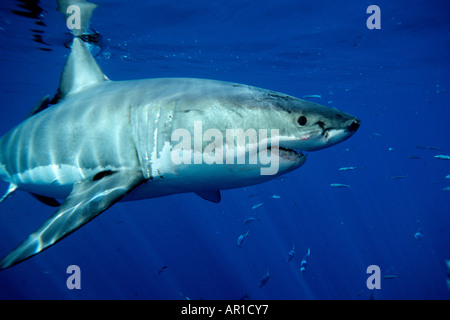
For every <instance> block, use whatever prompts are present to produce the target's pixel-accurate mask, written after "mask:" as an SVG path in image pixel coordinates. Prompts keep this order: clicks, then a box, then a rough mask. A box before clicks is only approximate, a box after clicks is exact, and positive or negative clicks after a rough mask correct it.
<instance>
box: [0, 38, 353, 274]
mask: <svg viewBox="0 0 450 320" xmlns="http://www.w3.org/2000/svg"><path fill="white" fill-rule="evenodd" d="M196 124H200V125H201V128H202V133H203V132H204V133H205V134H206V133H207V132H210V133H211V132H212V133H213V135H212V136H209V139H208V137H206V136H205V135H203V136H200V137H201V138H203V139H202V140H201V142H200V145H199V142H198V141H195V138H196V137H198V136H199V133H198V132H195V130H196ZM359 126H360V120H359V119H357V118H356V117H354V116H351V115H349V114H347V113H344V112H342V111H339V110H337V109H334V108H329V107H325V106H322V105H319V104H316V103H312V102H308V101H305V100H301V99H297V98H295V97H292V96H289V95H285V94H282V93H278V92H274V91H270V90H265V89H260V88H256V87H252V86H248V85H242V84H237V83H230V82H222V81H215V80H206V79H192V78H167V79H144V80H131V81H111V80H109V79H108V77H106V76H105V74H104V73H103V72H102V70H101V69H100V67H99V66H98V64H97V63H96V61H95V59H94V58H93V56H92V55H91V53H90V51H89V50H88V49H87V48H86V46H85V44H84V42H83V41H82V40H81V39H80V38H78V37H75V38H74V40H73V43H72V48H71V53H70V55H69V57H68V59H67V62H66V64H65V66H64V69H63V72H62V74H61V79H60V85H59V89H58V92H57V94H56V95H55V97H53V99H50V97H48V96H46V97H45V98H44V99H42V100H41V101H40V102H39V104H38V105H37V106H36V107H35V108H34V109H33V111H32V112H31V113H30V115H29V117H28V118H27V119H25V120H24V121H23V122H22V123H20V124H19V125H18V126H17V127H15V128H14V129H12V130H11V131H9V132H8V133H7V134H5V135H4V136H3V137H1V138H0V178H1V179H2V180H3V181H6V182H7V183H9V188H8V190H7V191H6V193H5V195H4V196H3V198H2V199H1V200H0V202H1V201H3V200H5V199H6V198H7V197H8V196H9V195H11V194H12V193H13V192H14V191H16V190H23V191H26V192H29V193H31V194H32V195H34V196H35V197H36V198H37V199H39V200H41V201H42V202H44V203H46V204H48V205H51V206H54V207H57V209H56V211H55V213H54V214H53V215H52V216H51V217H50V218H49V219H48V220H46V221H45V222H44V223H43V224H42V226H41V227H40V228H38V229H37V230H36V231H35V232H33V233H32V234H30V235H29V237H28V238H27V239H26V240H25V241H24V242H22V243H21V244H20V245H19V246H18V247H17V248H15V249H14V250H13V251H11V252H10V253H9V254H7V255H6V256H5V257H4V258H3V259H2V260H0V269H5V268H8V267H11V266H13V265H15V264H17V263H19V262H21V261H23V260H25V259H27V258H29V257H31V256H33V255H35V254H37V253H39V252H41V251H42V250H44V249H46V248H48V247H49V246H51V245H53V244H54V243H56V242H57V241H59V240H61V239H62V238H64V237H65V236H67V235H69V234H70V233H72V232H73V231H75V230H77V229H78V228H80V227H81V226H82V225H84V224H86V223H87V222H89V221H90V220H92V219H93V218H95V217H96V216H97V215H99V214H100V213H102V212H103V211H105V210H106V209H108V208H109V207H111V206H112V205H113V204H115V203H116V202H118V201H122V200H123V201H128V200H137V199H146V198H153V197H159V196H165V195H170V194H175V193H187V192H194V193H197V194H198V195H200V196H202V197H203V198H205V199H207V200H210V201H213V202H219V201H220V190H224V189H231V188H239V187H243V186H248V185H253V184H257V183H261V182H265V181H268V180H271V179H273V178H275V177H277V176H280V175H283V174H286V173H287V172H290V171H292V170H294V169H296V168H298V167H300V166H302V165H303V164H304V163H305V160H306V156H305V155H304V154H303V153H302V151H314V150H319V149H323V148H326V147H329V146H332V145H335V144H337V143H339V142H342V141H344V140H346V139H347V138H349V137H350V136H351V135H353V134H354V133H355V132H356V130H357V129H358V128H359ZM197 127H198V126H197ZM208 130H209V131H208ZM230 130H234V133H235V134H236V132H237V133H241V134H242V133H244V135H245V137H244V139H243V140H242V139H241V140H240V141H241V142H242V143H243V144H242V143H241V144H240V145H239V144H237V143H236V144H235V143H230V141H226V142H225V143H219V142H220V141H217V140H218V137H220V136H222V137H227V134H229V132H230ZM264 130H265V131H267V132H269V133H271V134H272V135H270V134H269V135H267V136H264V143H261V142H262V140H261V139H260V140H259V141H256V142H255V141H254V139H253V140H252V139H251V137H250V133H252V132H255V133H257V134H260V133H261V132H263V131H264ZM177 132H178V133H180V132H181V133H184V134H186V133H187V134H188V138H186V135H183V134H178V135H175V133H177ZM174 137H175V138H174ZM269 137H270V139H269ZM240 138H242V137H239V136H238V135H235V136H234V137H233V140H232V141H236V140H239V139H240ZM275 138H276V139H275ZM183 139H184V140H183ZM186 139H189V141H186ZM273 141H276V143H274V142H273ZM180 145H181V147H180ZM208 148H209V149H208ZM222 151H223V152H222ZM230 151H231V152H232V153H230ZM199 153H204V154H206V153H208V154H209V155H210V156H211V154H212V155H213V156H214V160H215V161H214V162H213V163H211V161H210V162H209V163H207V162H206V161H195V159H196V158H195V157H196V156H198V155H199ZM174 154H175V155H176V156H177V157H182V159H185V160H186V159H188V160H192V161H184V162H181V163H180V161H174ZM230 154H231V156H230ZM251 154H253V155H256V156H261V157H260V158H258V157H255V159H257V160H258V161H256V162H253V163H250V162H249V161H239V159H238V158H239V156H244V158H241V160H242V159H249V157H250V155H251ZM263 156H265V157H266V158H269V159H271V160H272V161H273V162H276V163H277V168H276V169H277V170H276V171H275V172H273V173H272V174H261V172H262V171H261V169H263V168H267V166H268V164H267V162H266V163H263V162H262V161H260V159H263ZM245 157H247V158H245ZM197 159H198V158H197ZM201 159H203V158H201ZM56 199H59V200H62V202H61V204H60V202H59V201H58V200H56Z"/></svg>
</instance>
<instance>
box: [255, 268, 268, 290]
mask: <svg viewBox="0 0 450 320" xmlns="http://www.w3.org/2000/svg"><path fill="white" fill-rule="evenodd" d="M269 278H270V274H269V269H267V273H266V274H265V275H264V276H263V277H262V278H261V280H259V283H258V287H260V288H262V287H263V286H264V285H265V284H266V283H267V281H268V280H269Z"/></svg>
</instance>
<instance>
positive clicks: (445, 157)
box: [434, 154, 450, 160]
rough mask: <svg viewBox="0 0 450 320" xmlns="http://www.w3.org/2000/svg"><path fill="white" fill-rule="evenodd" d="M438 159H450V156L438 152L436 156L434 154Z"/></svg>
mask: <svg viewBox="0 0 450 320" xmlns="http://www.w3.org/2000/svg"><path fill="white" fill-rule="evenodd" d="M434 157H435V158H436V159H441V160H450V156H448V155H444V154H438V155H436V156H434Z"/></svg>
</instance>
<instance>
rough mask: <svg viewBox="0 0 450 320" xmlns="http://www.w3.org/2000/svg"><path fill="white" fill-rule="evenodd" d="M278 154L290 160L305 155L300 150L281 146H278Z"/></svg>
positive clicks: (296, 159) (295, 159)
mask: <svg viewBox="0 0 450 320" xmlns="http://www.w3.org/2000/svg"><path fill="white" fill-rule="evenodd" d="M278 155H279V157H280V158H283V159H286V160H290V161H298V160H299V159H302V158H303V157H304V156H305V155H304V154H303V153H302V152H301V151H300V150H295V149H286V148H282V147H279V148H278Z"/></svg>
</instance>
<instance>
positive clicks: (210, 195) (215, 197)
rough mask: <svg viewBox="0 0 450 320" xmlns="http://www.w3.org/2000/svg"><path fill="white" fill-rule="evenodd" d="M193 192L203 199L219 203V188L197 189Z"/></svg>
mask: <svg viewBox="0 0 450 320" xmlns="http://www.w3.org/2000/svg"><path fill="white" fill-rule="evenodd" d="M195 194H197V195H198V196H200V197H202V198H203V199H205V200H208V201H211V202H214V203H219V202H220V199H221V197H220V190H206V191H198V192H196V193H195Z"/></svg>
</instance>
